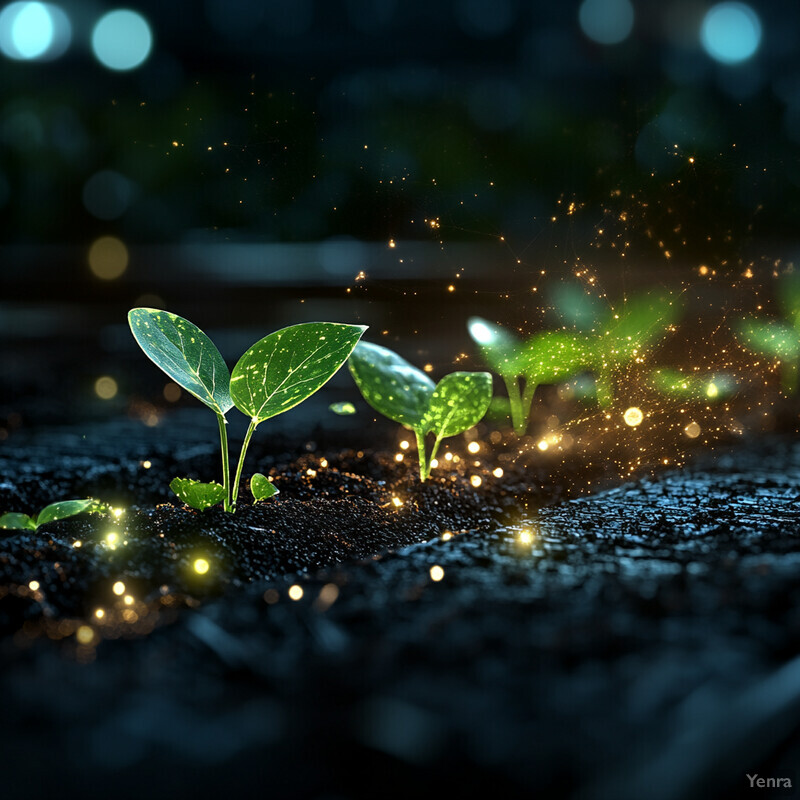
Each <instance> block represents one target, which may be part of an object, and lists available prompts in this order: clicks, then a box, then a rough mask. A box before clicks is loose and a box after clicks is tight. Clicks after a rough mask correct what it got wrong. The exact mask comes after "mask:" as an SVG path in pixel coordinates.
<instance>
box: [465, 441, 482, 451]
mask: <svg viewBox="0 0 800 800" xmlns="http://www.w3.org/2000/svg"><path fill="white" fill-rule="evenodd" d="M480 449H481V446H480V444H478V442H470V443H469V444H468V445H467V450H469V452H470V453H477V452H478V450H480Z"/></svg>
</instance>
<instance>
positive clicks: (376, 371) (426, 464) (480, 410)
mask: <svg viewBox="0 0 800 800" xmlns="http://www.w3.org/2000/svg"><path fill="white" fill-rule="evenodd" d="M349 367H350V373H351V374H352V376H353V379H354V380H355V382H356V385H357V386H358V388H359V390H360V391H361V394H362V395H363V396H364V399H365V400H366V401H367V403H369V404H370V405H371V406H372V408H374V409H375V410H376V411H377V412H379V413H380V414H383V415H384V416H385V417H388V418H389V419H391V420H394V421H395V422H399V423H400V424H401V425H404V426H405V427H406V428H410V429H411V430H413V431H414V433H415V434H416V439H417V454H418V457H419V473H420V479H421V480H423V481H424V480H426V479H427V478H428V476H429V475H430V470H431V462H432V461H433V459H434V458H436V453H437V452H438V449H439V445H440V443H441V441H442V439H445V438H447V437H449V436H456V435H457V434H459V433H462V432H463V431H466V430H469V429H470V428H472V427H473V426H475V425H477V424H478V422H480V421H481V419H483V416H484V414H486V411H487V409H488V408H489V403H490V402H491V399H492V376H491V375H490V374H489V373H488V372H452V373H450V374H449V375H445V377H444V378H442V379H441V380H440V381H439V383H437V384H434V382H433V381H432V380H431V379H430V378H429V377H428V376H427V375H426V374H425V373H424V372H422V370H419V369H417V368H416V367H414V366H412V365H411V364H409V363H408V361H406V360H405V359H404V358H402V357H401V356H399V355H398V354H397V353H394V352H393V351H391V350H389V349H387V348H386V347H381V346H380V345H377V344H370V343H368V342H360V343H359V344H358V345H357V346H356V347H355V349H354V350H353V353H352V355H351V356H350V361H349ZM429 435H431V436H433V438H434V442H433V445H432V446H431V448H430V450H428V448H427V444H426V438H427V437H428V436H429Z"/></svg>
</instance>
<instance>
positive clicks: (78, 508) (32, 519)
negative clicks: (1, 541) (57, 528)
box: [0, 498, 110, 531]
mask: <svg viewBox="0 0 800 800" xmlns="http://www.w3.org/2000/svg"><path fill="white" fill-rule="evenodd" d="M109 510H110V509H109V507H108V506H107V505H106V504H105V503H100V502H98V501H97V500H92V499H91V498H86V499H85V500H60V501H59V502H58V503H50V505H49V506H45V507H44V508H43V509H42V510H41V511H40V512H39V513H38V514H33V515H32V516H30V515H28V514H20V513H18V512H15V511H11V512H9V513H7V514H3V516H1V517H0V528H4V529H6V530H16V531H24V530H28V531H35V530H36V529H37V528H39V527H41V526H42V525H46V524H47V523H48V522H55V521H56V520H58V519H66V518H67V517H74V516H76V515H77V514H82V513H83V512H84V511H87V512H89V513H92V514H103V513H106V512H107V511H109Z"/></svg>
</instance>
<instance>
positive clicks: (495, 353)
mask: <svg viewBox="0 0 800 800" xmlns="http://www.w3.org/2000/svg"><path fill="white" fill-rule="evenodd" d="M467 327H468V330H469V333H470V336H471V337H472V339H473V341H475V342H476V343H477V345H478V347H479V348H480V351H481V353H482V354H483V357H484V359H485V360H486V363H487V364H488V365H489V366H490V367H491V368H492V369H493V370H494V371H495V372H496V373H497V374H498V375H499V376H500V377H501V378H502V379H503V382H504V383H505V385H506V391H507V392H508V399H509V411H510V414H511V422H512V424H513V426H514V430H515V431H516V432H517V435H519V436H522V435H523V434H524V433H525V431H526V430H527V428H528V420H529V419H530V413H531V405H532V403H533V397H534V393H535V392H536V387H537V386H539V385H541V384H551V383H556V382H560V381H565V380H568V379H569V378H571V377H572V376H573V375H576V374H577V373H578V372H580V371H581V370H582V369H583V368H584V365H585V363H586V360H587V353H586V345H585V341H584V339H583V338H582V337H581V335H580V334H578V333H572V332H569V331H542V332H540V333H536V334H534V335H533V336H531V337H529V338H528V339H525V340H522V339H520V338H518V337H517V336H514V335H513V334H512V333H509V332H508V331H507V330H506V329H505V328H501V327H500V326H499V325H495V324H494V323H492V322H489V321H488V320H485V319H481V318H480V317H472V318H471V319H470V320H469V321H468V323H467ZM497 405H498V406H499V404H497Z"/></svg>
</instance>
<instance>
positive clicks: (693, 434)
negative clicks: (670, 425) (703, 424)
mask: <svg viewBox="0 0 800 800" xmlns="http://www.w3.org/2000/svg"><path fill="white" fill-rule="evenodd" d="M683 432H684V433H685V434H686V435H687V436H688V437H689V438H690V439H696V438H697V437H698V436H699V435H700V426H699V425H698V424H697V423H696V422H690V423H689V424H688V425H687V426H686V427H685V428H684V429H683Z"/></svg>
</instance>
